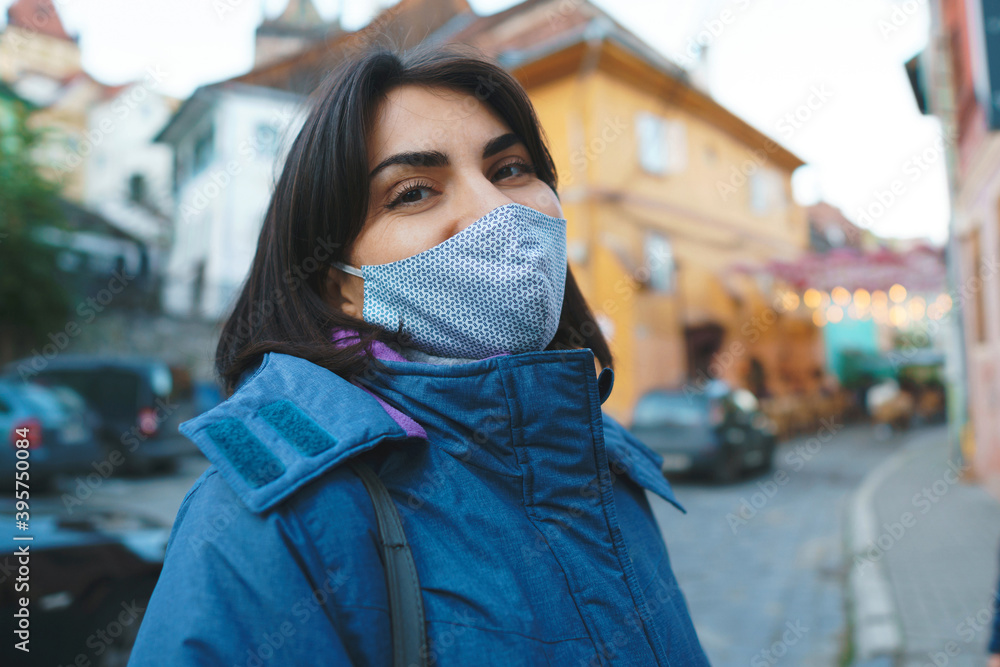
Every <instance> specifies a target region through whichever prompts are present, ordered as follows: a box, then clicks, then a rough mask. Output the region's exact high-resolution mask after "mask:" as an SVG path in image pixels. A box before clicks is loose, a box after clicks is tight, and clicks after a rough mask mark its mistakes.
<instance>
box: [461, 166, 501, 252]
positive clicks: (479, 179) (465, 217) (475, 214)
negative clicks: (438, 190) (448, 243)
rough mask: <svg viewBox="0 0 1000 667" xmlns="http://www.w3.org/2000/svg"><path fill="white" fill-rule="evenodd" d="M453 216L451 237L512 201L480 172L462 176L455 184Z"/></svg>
mask: <svg viewBox="0 0 1000 667" xmlns="http://www.w3.org/2000/svg"><path fill="white" fill-rule="evenodd" d="M453 192H454V195H455V206H454V211H455V215H454V218H453V223H452V226H451V235H452V236H454V235H455V234H458V233H459V232H460V231H462V230H463V229H465V228H466V227H468V226H469V225H471V224H472V223H474V222H475V221H477V220H479V219H480V218H482V217H483V216H484V215H486V214H487V213H489V212H490V211H492V210H493V209H495V208H498V207H500V206H504V205H506V204H513V203H514V200H513V199H511V198H510V197H508V196H507V195H505V194H504V193H503V192H502V191H501V190H500V189H499V188H498V187H497V186H496V184H494V183H493V182H492V181H491V180H490V179H488V178H487V177H486V176H485V175H484V174H482V173H480V172H478V171H477V172H475V173H472V174H468V175H464V176H463V177H462V178H461V179H459V181H458V183H457V184H456V187H455V190H454V191H453Z"/></svg>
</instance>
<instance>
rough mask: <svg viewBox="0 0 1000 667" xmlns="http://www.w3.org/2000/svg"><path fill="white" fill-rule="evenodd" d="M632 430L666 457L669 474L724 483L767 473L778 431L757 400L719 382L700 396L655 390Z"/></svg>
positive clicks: (639, 409) (642, 403) (641, 401)
mask: <svg viewBox="0 0 1000 667" xmlns="http://www.w3.org/2000/svg"><path fill="white" fill-rule="evenodd" d="M630 431H631V432H632V434H633V435H635V436H636V437H637V438H638V439H639V440H641V441H642V442H643V443H645V444H646V445H647V446H648V447H649V448H650V449H652V450H654V451H655V452H657V453H658V454H660V455H661V456H662V457H663V472H664V473H665V474H666V473H671V472H685V473H694V474H708V475H710V476H712V477H714V478H715V479H717V480H719V481H723V482H730V481H734V480H736V479H739V478H740V477H741V476H742V475H743V472H744V471H746V470H756V471H760V470H767V469H770V467H771V466H772V464H773V459H774V450H775V447H776V446H777V439H776V438H775V431H774V426H773V424H772V423H771V421H770V420H769V419H768V418H767V416H766V415H765V414H764V413H763V412H761V410H760V407H759V405H758V403H757V399H756V397H755V396H754V395H753V394H752V393H750V392H749V391H747V390H745V389H736V390H733V389H731V388H730V387H729V386H728V385H726V384H724V383H722V382H720V381H715V382H712V383H710V384H709V385H708V386H707V387H705V388H704V390H701V391H699V392H697V393H695V392H691V391H687V392H686V391H684V390H683V389H654V390H651V391H649V392H647V393H645V394H643V395H642V396H641V397H640V398H639V401H638V402H637V403H636V406H635V411H634V412H633V417H632V425H631V428H630Z"/></svg>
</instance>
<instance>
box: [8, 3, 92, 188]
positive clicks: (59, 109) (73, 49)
mask: <svg viewBox="0 0 1000 667" xmlns="http://www.w3.org/2000/svg"><path fill="white" fill-rule="evenodd" d="M0 81H3V82H4V83H6V84H8V85H9V86H10V87H11V88H12V89H13V90H15V91H16V92H17V93H18V95H20V96H22V97H24V98H25V99H27V100H28V101H30V102H31V103H32V104H33V105H34V106H35V107H36V108H37V111H36V112H34V113H33V114H32V115H31V118H30V123H31V126H32V127H33V128H36V129H44V130H45V131H46V132H47V133H48V137H47V142H46V151H45V153H44V154H43V155H41V156H40V159H41V160H42V162H43V163H44V164H45V165H47V167H48V169H47V170H46V171H45V175H46V176H47V177H49V178H52V179H54V180H58V181H60V182H62V184H63V191H62V194H63V196H64V197H66V198H67V199H71V200H73V201H81V200H82V199H83V190H84V183H85V178H86V174H85V171H86V160H85V159H83V158H84V157H86V154H85V151H86V150H87V149H86V147H85V144H86V140H85V139H86V133H87V131H88V127H87V112H88V110H89V109H90V107H91V106H93V104H94V103H95V102H96V101H98V100H100V99H102V96H103V95H104V94H105V93H106V91H107V88H106V87H105V86H103V85H101V84H99V83H97V82H96V81H94V80H93V79H92V78H90V77H89V76H88V75H87V74H86V73H85V72H84V71H83V68H82V66H81V62H80V47H79V45H78V44H77V42H76V40H75V39H74V38H73V37H71V36H70V35H68V34H67V33H66V30H65V29H64V27H63V25H62V21H61V20H60V19H59V14H58V13H57V12H56V9H55V7H54V6H53V3H52V1H51V0H18V1H17V2H15V3H14V4H13V5H11V6H10V7H9V8H8V10H7V26H6V27H5V28H4V30H3V32H2V33H0ZM82 146H83V147H84V149H83V150H81V147H82Z"/></svg>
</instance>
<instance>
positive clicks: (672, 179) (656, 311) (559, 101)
mask: <svg viewBox="0 0 1000 667" xmlns="http://www.w3.org/2000/svg"><path fill="white" fill-rule="evenodd" d="M451 40H452V41H461V42H466V43H471V44H473V45H476V46H478V47H480V48H482V49H483V50H484V51H487V52H489V53H493V54H497V55H498V57H499V58H500V59H501V62H502V63H503V64H504V65H506V66H507V67H508V68H510V69H511V70H512V71H513V72H514V74H515V75H516V76H517V77H518V79H519V80H520V81H521V82H522V83H523V84H524V85H525V87H526V88H527V90H528V93H529V95H530V96H531V99H532V101H533V103H534V105H535V108H536V110H537V112H538V114H539V117H540V120H541V123H542V126H543V127H544V129H545V131H546V134H547V138H548V141H549V144H550V148H551V150H552V154H553V157H554V159H555V161H556V166H557V168H558V171H559V175H560V188H559V192H560V197H561V200H562V203H563V208H564V211H565V214H566V217H567V220H568V221H569V254H570V261H571V266H572V268H573V271H574V274H575V276H576V277H577V281H578V282H579V283H580V287H581V289H582V290H583V292H584V294H585V296H586V297H587V299H588V302H589V303H590V305H591V307H592V308H593V310H594V311H595V315H596V316H597V319H598V320H599V321H600V323H601V326H602V329H603V330H604V331H605V333H606V334H607V335H609V337H610V342H611V346H612V352H613V353H614V355H615V358H616V362H615V365H616V373H615V375H616V378H615V391H614V392H613V393H612V395H611V397H610V398H609V400H608V402H607V403H606V404H605V405H604V407H605V409H606V410H608V412H610V413H611V414H612V415H613V416H615V417H616V418H620V419H623V420H625V421H626V422H627V421H629V420H630V419H631V410H632V407H633V406H634V403H635V400H636V399H637V398H638V396H639V395H640V394H641V393H642V392H643V391H645V390H647V389H649V388H651V387H655V386H674V387H679V386H686V387H687V388H688V390H690V391H695V392H697V391H698V390H700V388H701V387H703V386H704V383H705V382H706V381H707V379H708V377H709V376H718V377H722V378H724V379H726V380H728V381H730V382H732V383H734V384H737V385H742V386H747V385H751V386H753V385H754V384H757V385H758V386H759V385H760V383H761V382H763V383H764V384H766V386H767V388H768V391H769V392H771V393H774V394H782V393H788V392H791V391H802V390H804V389H808V388H811V387H812V386H815V384H816V383H818V381H819V378H818V372H819V371H821V369H822V366H823V362H822V359H823V355H822V339H821V337H820V336H819V335H818V331H817V330H816V328H815V326H814V325H813V324H812V323H811V321H808V320H805V321H804V320H802V319H801V316H797V315H791V314H788V313H785V312H784V310H785V306H784V304H783V303H782V302H781V294H780V292H776V291H775V289H774V288H773V287H772V286H771V285H769V284H767V281H766V280H759V279H756V278H751V277H750V276H751V275H755V272H752V271H750V272H747V271H738V270H736V269H738V268H740V267H742V268H744V269H746V268H751V269H752V268H753V267H761V266H763V265H764V264H766V262H768V261H769V260H772V259H783V260H789V259H792V258H794V257H795V256H797V255H798V254H799V253H800V252H802V251H804V250H806V249H807V247H808V243H809V232H808V221H807V216H806V211H805V209H804V208H803V207H801V206H798V205H796V204H795V202H794V200H793V199H792V195H791V174H792V171H794V170H795V169H796V168H797V167H799V166H800V165H802V164H803V162H802V161H801V160H800V159H799V158H797V157H796V156H795V155H793V154H792V153H790V152H789V151H788V150H786V149H785V148H783V147H781V146H780V145H778V144H777V143H775V142H774V141H772V140H771V139H770V138H768V137H767V136H766V135H764V134H762V133H761V132H759V131H757V130H756V129H754V128H753V127H751V126H750V125H748V124H747V123H746V122H744V121H742V120H741V119H739V118H738V117H736V116H735V115H733V114H732V113H731V112H729V111H727V110H726V109H725V108H723V107H722V106H721V105H719V104H718V103H716V102H715V101H713V100H712V99H711V98H710V97H709V96H708V95H707V94H705V93H704V92H701V91H700V90H698V89H697V88H696V87H694V86H693V85H692V84H691V83H690V82H689V81H687V77H686V75H685V73H684V72H683V71H681V70H680V69H679V68H677V67H676V66H674V65H673V64H672V63H670V62H668V61H667V60H666V59H664V58H663V57H661V56H659V55H658V54H656V53H655V52H654V51H653V50H652V49H650V48H649V47H648V46H647V45H645V44H643V43H642V42H641V41H640V40H639V39H638V38H637V37H635V36H634V35H632V34H631V33H629V32H628V31H626V30H625V29H623V28H621V27H620V26H618V25H617V24H615V23H614V22H613V21H611V20H610V19H609V18H608V17H607V16H606V15H604V14H603V13H602V12H601V11H600V10H598V9H596V8H595V7H593V6H591V5H589V4H588V3H585V2H582V3H574V4H573V5H569V4H567V3H559V2H532V1H529V2H526V3H523V4H521V5H518V6H516V7H513V8H511V9H510V10H507V11H505V12H501V13H500V14H497V15H494V16H489V17H482V18H481V19H479V20H478V21H476V22H473V23H472V24H471V25H469V27H468V28H466V29H465V30H462V31H459V32H458V33H456V34H455V35H454V36H453V37H452V38H451ZM538 44H543V45H542V46H537V45H538ZM756 275H761V273H759V272H757V273H756ZM788 298H795V297H792V296H790V295H789V296H788ZM789 305H790V304H789Z"/></svg>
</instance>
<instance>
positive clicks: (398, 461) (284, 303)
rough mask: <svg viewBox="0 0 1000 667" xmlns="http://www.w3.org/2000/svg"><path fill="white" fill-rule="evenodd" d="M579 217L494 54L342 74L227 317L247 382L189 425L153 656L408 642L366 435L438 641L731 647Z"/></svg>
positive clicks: (482, 651) (234, 366)
mask: <svg viewBox="0 0 1000 667" xmlns="http://www.w3.org/2000/svg"><path fill="white" fill-rule="evenodd" d="M565 224H566V221H565V220H564V219H563V217H562V209H561V207H560V204H559V199H558V197H557V196H556V173H555V169H554V166H553V163H552V159H551V157H550V155H549V152H548V150H547V149H546V147H545V144H544V142H543V140H542V136H541V132H540V129H539V127H538V123H537V120H536V117H535V114H534V111H533V109H532V107H531V104H530V102H529V101H528V98H527V95H526V94H525V92H524V90H523V89H522V88H521V87H520V86H519V85H518V84H517V82H516V81H515V80H514V79H513V78H512V77H511V76H510V75H509V74H507V73H506V72H505V71H504V70H502V69H501V68H499V67H498V66H496V65H494V64H492V63H490V62H487V61H486V60H484V59H482V58H481V57H479V56H473V55H470V54H469V53H467V52H464V51H458V50H454V49H450V50H442V49H438V50H424V51H420V52H415V53H413V52H411V53H410V54H407V55H398V54H395V53H392V52H389V51H378V52H373V53H370V54H366V55H365V56H363V57H362V58H360V59H358V60H356V61H354V62H351V63H348V64H346V65H345V66H343V67H342V68H341V69H340V70H339V71H338V72H336V73H335V74H333V75H331V77H330V78H329V79H328V80H327V81H326V83H325V84H324V85H323V86H322V87H321V88H320V90H319V91H318V92H317V95H316V98H315V105H314V107H313V109H312V111H311V113H310V115H309V116H308V118H307V120H306V122H305V124H304V126H303V128H302V130H301V132H300V133H299V135H298V137H297V138H296V140H295V141H294V143H293V145H292V147H291V150H290V153H289V157H288V160H287V162H286V164H285V167H284V170H283V172H282V174H281V177H280V179H279V181H278V183H277V185H276V188H275V192H274V195H273V198H272V201H271V204H270V207H269V209H268V212H267V216H266V219H265V223H264V227H263V229H262V231H261V235H260V241H259V245H258V249H257V254H256V257H255V259H254V262H253V265H252V267H251V270H250V275H249V277H248V279H247V281H246V283H245V285H244V287H243V291H242V293H241V294H240V297H239V299H238V301H237V303H236V306H235V310H234V312H233V314H232V316H231V317H230V318H229V320H228V321H227V323H226V325H225V327H224V330H223V333H222V337H221V340H220V343H219V346H218V350H217V370H218V372H219V373H220V375H221V376H222V378H223V379H224V381H225V384H226V390H227V394H228V393H231V396H230V397H229V398H228V399H227V400H226V401H225V402H223V403H222V404H220V405H219V406H217V407H215V408H213V409H212V410H210V411H208V412H206V413H204V414H203V415H201V416H199V417H198V418H196V419H193V420H190V421H188V422H185V423H184V424H183V425H182V426H181V431H182V432H183V433H184V434H185V435H186V436H188V437H189V438H191V439H192V440H193V441H195V442H196V443H197V444H198V445H199V446H200V447H201V448H202V450H203V451H204V452H205V453H206V455H207V456H208V457H209V459H210V460H211V461H212V464H213V465H212V466H211V467H210V468H209V469H208V470H207V471H206V472H205V474H204V475H202V476H201V478H199V480H198V481H196V482H195V484H194V486H193V487H192V489H191V490H190V491H189V492H188V494H187V496H186V497H185V498H184V501H183V504H182V506H181V508H180V511H179V512H178V515H177V521H176V523H175V525H174V529H173V532H172V534H171V539H170V544H169V548H168V550H167V555H166V559H165V562H164V569H163V573H162V575H161V578H160V581H159V583H158V585H157V588H156V591H155V592H154V594H153V597H152V599H151V601H150V603H149V606H148V609H147V611H146V615H145V619H144V621H143V623H142V626H141V629H140V632H139V636H138V639H137V642H136V646H135V649H134V652H133V657H132V661H131V663H130V664H132V665H154V664H155V665H188V664H199V665H202V664H219V665H237V664H238V665H263V664H276V665H339V664H371V665H388V664H391V663H392V655H393V654H392V641H391V637H392V633H391V628H392V626H391V623H390V613H389V603H388V593H387V590H388V588H387V585H386V578H385V576H386V575H385V570H384V568H383V565H382V561H381V560H380V552H379V544H380V543H379V533H378V525H377V523H376V516H375V511H374V508H373V501H372V499H371V497H370V496H369V495H368V493H367V491H366V489H365V486H364V483H363V481H362V479H361V478H359V476H358V474H356V473H355V471H354V470H353V468H352V466H351V465H349V464H348V463H349V461H359V460H360V461H364V462H365V463H366V464H367V465H368V466H370V467H371V469H372V470H374V471H375V472H376V473H377V475H378V477H379V478H380V479H381V481H382V482H383V483H384V484H385V486H386V487H387V488H388V489H389V492H390V496H391V498H392V503H393V504H394V505H395V507H396V508H397V509H398V511H399V513H400V515H401V517H402V523H403V527H404V529H405V534H406V539H407V540H408V541H409V544H410V546H411V549H412V554H413V559H414V563H415V568H416V575H418V578H419V588H418V594H419V595H418V597H419V599H420V601H421V602H422V603H423V607H424V616H425V621H424V623H423V629H424V631H425V633H426V636H425V645H424V648H425V655H424V661H425V663H426V664H440V665H466V664H503V665H512V664H513V665H537V664H555V665H599V664H620V665H667V664H670V665H701V664H707V660H706V658H705V655H704V653H703V652H702V649H701V646H700V645H699V642H698V638H697V635H696V633H695V630H694V628H693V626H692V623H691V620H690V618H689V615H688V610H687V606H686V603H685V600H684V596H683V594H682V593H681V591H680V590H679V589H678V587H677V583H676V581H675V579H674V575H673V573H672V571H671V567H670V561H669V558H668V557H667V551H666V547H665V545H664V543H663V538H662V536H661V534H660V531H659V528H658V526H657V523H656V520H655V518H654V516H653V514H652V512H651V510H650V506H649V504H648V501H647V498H646V495H645V492H644V490H645V489H649V490H651V491H653V492H654V493H656V494H658V495H659V496H660V497H662V498H664V499H666V500H667V501H669V502H670V503H672V504H674V505H675V506H677V507H678V508H680V505H678V504H677V501H676V499H675V498H674V496H673V493H672V492H671V490H670V487H669V485H668V484H667V482H666V481H665V480H664V479H663V476H662V474H661V473H660V463H661V459H660V458H659V457H658V456H657V455H656V454H654V453H653V452H652V451H650V450H649V449H647V448H646V447H645V446H644V445H642V444H641V443H639V442H638V441H636V440H635V439H634V438H633V437H632V436H631V435H629V434H628V433H627V432H626V431H625V430H624V429H623V428H622V427H621V425H619V424H618V423H617V422H615V421H614V420H612V419H611V418H609V417H607V416H605V415H602V412H601V404H602V403H603V402H604V400H605V399H606V398H607V396H608V394H609V393H610V390H611V384H612V371H611V369H610V366H611V361H612V360H611V355H610V352H609V350H608V346H607V343H606V342H605V340H604V339H603V337H602V335H601V333H600V330H599V329H598V328H597V326H596V325H595V324H594V319H593V317H592V315H591V313H590V311H589V309H588V307H587V305H586V302H585V301H584V299H583V297H582V295H581V293H580V291H579V289H578V288H577V285H576V282H575V281H574V279H573V275H572V273H571V272H570V271H569V269H568V268H567V265H566V226H565ZM323 263H326V265H325V266H324V265H323ZM601 367H604V370H603V371H602V372H601V373H600V377H598V373H597V372H596V371H597V370H599V369H600V368H601ZM682 511H683V510H682Z"/></svg>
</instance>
